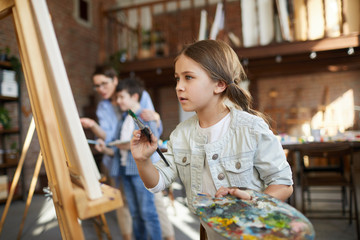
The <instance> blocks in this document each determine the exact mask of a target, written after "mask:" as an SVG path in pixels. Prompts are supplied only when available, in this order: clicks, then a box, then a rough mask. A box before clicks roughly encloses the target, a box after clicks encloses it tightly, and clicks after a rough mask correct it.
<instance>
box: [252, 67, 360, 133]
mask: <svg viewBox="0 0 360 240" xmlns="http://www.w3.org/2000/svg"><path fill="white" fill-rule="evenodd" d="M271 92H272V93H276V94H277V97H276V99H274V98H271V97H270V95H271ZM326 92H327V94H326ZM346 94H350V95H346ZM351 95H352V96H353V97H352V99H351V98H350V99H349V98H347V96H351ZM338 101H342V103H340V105H334V104H336V103H337V102H338ZM258 104H259V109H260V110H261V111H265V112H268V113H270V115H271V117H272V118H273V120H278V121H277V122H276V123H274V127H275V128H276V130H277V131H279V132H283V131H285V132H288V133H289V132H290V133H293V134H301V130H300V129H299V127H300V126H301V125H302V124H304V123H310V124H311V123H313V122H311V120H313V121H314V116H315V115H316V114H319V111H320V112H321V110H324V109H322V105H323V104H326V105H327V106H328V108H327V109H326V110H325V115H326V116H325V119H324V121H325V123H326V125H327V128H328V133H329V134H334V131H336V129H338V130H342V129H341V123H339V121H344V120H343V118H345V120H346V121H352V122H353V126H351V127H349V126H347V127H345V130H346V129H359V127H360V120H359V115H360V113H359V111H355V112H354V113H353V112H351V110H348V109H346V107H349V106H352V105H355V106H359V105H360V71H345V72H335V73H330V72H326V73H318V74H304V75H293V76H279V77H276V78H266V79H259V80H258ZM274 109H275V111H276V110H279V111H282V112H283V113H282V114H283V117H284V118H283V119H282V121H281V119H280V116H279V115H280V113H279V111H278V116H276V115H277V114H276V113H274V112H275V111H274ZM344 109H346V112H345V113H344V114H339V113H341V111H342V110H344ZM339 115H340V116H339ZM342 115H345V116H342ZM352 116H354V118H353V119H347V118H351V117H352Z"/></svg>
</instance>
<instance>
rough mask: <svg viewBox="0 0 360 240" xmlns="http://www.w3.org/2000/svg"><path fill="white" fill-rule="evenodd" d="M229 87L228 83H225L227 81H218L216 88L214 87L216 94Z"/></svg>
mask: <svg viewBox="0 0 360 240" xmlns="http://www.w3.org/2000/svg"><path fill="white" fill-rule="evenodd" d="M226 88H227V84H226V83H225V81H218V82H217V83H216V86H215V89H214V93H215V94H219V93H222V92H224V91H225V89H226Z"/></svg>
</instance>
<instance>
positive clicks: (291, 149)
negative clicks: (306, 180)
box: [282, 141, 360, 236]
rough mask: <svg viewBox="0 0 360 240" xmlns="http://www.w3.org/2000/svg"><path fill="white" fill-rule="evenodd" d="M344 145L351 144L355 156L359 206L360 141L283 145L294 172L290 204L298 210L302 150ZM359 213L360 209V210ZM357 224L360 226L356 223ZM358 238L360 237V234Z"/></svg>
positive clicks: (354, 176)
mask: <svg viewBox="0 0 360 240" xmlns="http://www.w3.org/2000/svg"><path fill="white" fill-rule="evenodd" d="M340 144H341V145H343V144H349V146H350V147H351V151H352V154H353V158H352V159H353V161H352V163H351V164H350V171H351V173H352V177H353V181H354V185H355V193H354V194H355V195H356V199H357V205H358V206H360V205H359V199H360V196H359V193H360V141H341V142H309V143H294V144H283V145H282V146H283V149H284V150H286V152H287V159H288V161H289V164H290V166H291V168H292V171H293V181H294V193H293V195H292V197H291V198H290V200H289V203H290V204H291V205H292V206H294V207H296V208H298V209H299V207H298V206H297V202H296V199H297V196H296V186H297V185H298V183H300V179H299V175H298V172H299V166H300V162H299V160H300V156H301V155H300V152H301V151H302V150H306V149H309V148H311V147H313V146H323V147H324V149H328V148H329V147H334V148H335V147H336V146H339V145H340ZM355 210H356V209H355ZM358 212H359V209H358ZM356 224H359V223H358V222H356ZM357 231H359V228H358V227H357ZM358 236H360V233H358Z"/></svg>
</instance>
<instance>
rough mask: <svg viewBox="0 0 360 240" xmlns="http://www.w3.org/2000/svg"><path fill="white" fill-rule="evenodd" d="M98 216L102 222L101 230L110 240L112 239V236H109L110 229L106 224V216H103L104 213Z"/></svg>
mask: <svg viewBox="0 0 360 240" xmlns="http://www.w3.org/2000/svg"><path fill="white" fill-rule="evenodd" d="M100 218H101V222H102V224H103V226H102V227H103V228H102V229H103V232H105V234H106V236H107V238H108V239H109V240H111V239H112V237H111V234H110V230H109V225H108V224H107V221H106V218H105V214H104V213H103V214H101V215H100Z"/></svg>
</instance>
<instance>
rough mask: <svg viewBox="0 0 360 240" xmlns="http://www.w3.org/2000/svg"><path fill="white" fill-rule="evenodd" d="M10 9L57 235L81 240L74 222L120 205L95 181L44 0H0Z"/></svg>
mask: <svg viewBox="0 0 360 240" xmlns="http://www.w3.org/2000/svg"><path fill="white" fill-rule="evenodd" d="M9 14H12V16H13V19H14V24H15V29H16V34H17V39H18V46H19V50H20V56H21V60H22V67H23V70H24V75H25V80H26V86H27V89H28V93H29V98H30V102H31V107H32V112H33V116H34V120H35V125H36V130H37V134H38V137H39V142H40V148H41V153H42V157H43V159H44V165H45V170H46V174H47V177H48V181H49V187H50V190H51V192H52V196H53V202H54V206H55V210H56V215H57V218H58V222H59V227H60V232H61V235H62V238H63V239H84V234H83V231H82V228H81V225H80V223H79V221H78V218H80V219H86V218H90V217H94V216H98V215H101V214H103V213H105V212H107V211H111V210H114V209H116V208H118V207H120V206H121V205H122V200H121V196H120V191H119V190H117V189H114V188H111V187H109V186H106V185H101V186H100V183H99V181H98V179H97V178H98V177H99V176H98V175H99V174H98V172H96V171H97V169H96V168H95V163H94V159H93V156H92V154H91V151H90V148H89V146H88V145H87V142H86V138H85V134H84V132H83V130H82V127H81V124H80V120H79V116H78V113H77V110H76V106H75V102H74V99H73V96H72V93H71V89H70V85H69V82H68V79H67V75H66V71H65V68H64V64H63V62H62V58H61V54H60V50H59V47H58V44H57V40H56V37H55V33H54V30H53V27H52V23H51V20H50V17H49V12H48V10H47V6H46V2H45V1H44V0H1V1H0V18H2V17H4V16H6V15H9Z"/></svg>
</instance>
